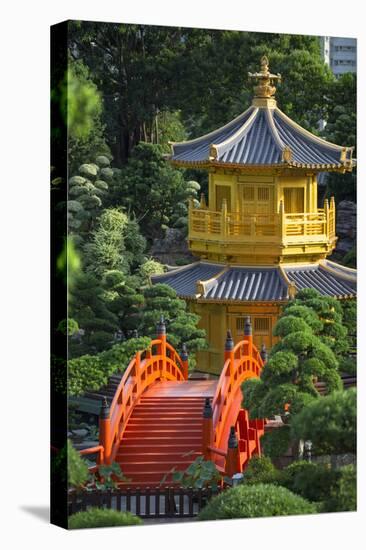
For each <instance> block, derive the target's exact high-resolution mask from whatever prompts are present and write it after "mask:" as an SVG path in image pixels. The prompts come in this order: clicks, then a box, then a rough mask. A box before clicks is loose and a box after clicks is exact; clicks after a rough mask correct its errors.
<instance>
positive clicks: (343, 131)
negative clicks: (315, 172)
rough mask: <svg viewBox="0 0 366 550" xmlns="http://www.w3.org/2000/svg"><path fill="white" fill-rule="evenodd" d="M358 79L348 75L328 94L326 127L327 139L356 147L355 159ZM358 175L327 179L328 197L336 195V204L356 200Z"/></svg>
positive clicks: (337, 81)
mask: <svg viewBox="0 0 366 550" xmlns="http://www.w3.org/2000/svg"><path fill="white" fill-rule="evenodd" d="M356 91H357V77H356V75H355V74H352V73H346V74H344V75H342V76H341V77H340V78H339V79H337V80H336V81H335V82H333V83H332V85H331V86H330V87H329V90H328V92H327V110H328V116H327V125H326V127H325V129H324V136H325V138H326V139H328V140H329V141H332V142H333V143H338V144H339V145H347V146H348V147H355V153H354V157H356V156H357V155H356V145H357V144H356V133H357V115H356V97H357V94H356ZM356 182H357V173H356V171H355V170H353V171H352V172H346V173H345V174H337V173H331V174H329V175H328V177H327V191H326V193H327V196H328V197H330V196H332V195H334V197H335V199H336V203H339V202H340V201H342V200H351V201H354V202H355V201H356V191H357V190H356Z"/></svg>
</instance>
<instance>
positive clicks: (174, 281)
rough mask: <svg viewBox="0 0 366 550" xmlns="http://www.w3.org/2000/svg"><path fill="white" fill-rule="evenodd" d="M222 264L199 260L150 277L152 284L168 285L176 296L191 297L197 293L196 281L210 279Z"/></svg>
mask: <svg viewBox="0 0 366 550" xmlns="http://www.w3.org/2000/svg"><path fill="white" fill-rule="evenodd" d="M223 267H224V266H223V265H219V264H209V263H205V262H199V263H194V264H191V265H189V266H187V267H185V268H183V269H182V268H178V269H175V270H173V271H169V272H168V273H164V274H163V275H155V276H152V277H151V280H152V282H153V283H154V284H158V283H162V284H165V285H169V286H171V287H172V288H174V290H175V291H176V293H177V294H178V296H186V297H192V296H195V295H196V294H197V289H196V283H197V282H198V281H202V280H207V279H211V277H213V276H214V275H216V274H217V273H219V272H220V271H221V270H222V269H223Z"/></svg>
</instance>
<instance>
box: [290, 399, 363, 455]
mask: <svg viewBox="0 0 366 550" xmlns="http://www.w3.org/2000/svg"><path fill="white" fill-rule="evenodd" d="M291 430H292V433H293V435H294V436H295V437H297V438H299V439H311V441H312V442H313V444H314V448H315V449H316V450H317V453H319V452H326V453H331V454H339V453H355V452H356V390H355V389H350V390H346V391H344V390H343V391H340V392H334V393H332V394H331V395H328V396H326V397H323V398H321V399H317V400H315V401H313V402H312V403H310V404H309V405H308V406H307V407H305V408H304V409H303V410H302V411H301V412H300V413H299V414H297V415H296V416H295V417H294V418H293V420H292V422H291Z"/></svg>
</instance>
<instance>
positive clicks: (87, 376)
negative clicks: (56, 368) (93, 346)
mask: <svg viewBox="0 0 366 550" xmlns="http://www.w3.org/2000/svg"><path fill="white" fill-rule="evenodd" d="M149 343H150V338H146V337H141V338H131V339H129V340H126V341H125V342H122V343H120V344H114V345H113V346H112V347H111V348H110V349H108V350H106V351H103V352H101V353H97V354H95V355H82V356H80V357H76V358H74V359H71V360H69V362H68V391H69V394H70V395H81V394H83V393H85V392H86V391H93V390H98V389H99V388H101V387H102V386H104V385H105V384H107V382H108V378H109V377H110V376H111V375H112V374H113V373H115V372H123V371H124V370H125V369H126V368H127V367H128V364H129V362H130V361H131V359H132V358H133V356H134V355H135V353H136V352H137V351H139V350H143V349H146V348H147V347H148V345H149Z"/></svg>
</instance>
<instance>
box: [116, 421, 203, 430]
mask: <svg viewBox="0 0 366 550" xmlns="http://www.w3.org/2000/svg"><path fill="white" fill-rule="evenodd" d="M189 426H191V427H192V428H193V427H194V428H201V429H202V426H203V422H202V420H192V419H191V418H190V419H189V420H188V421H186V420H183V421H182V420H179V419H176V418H175V419H172V420H170V419H169V418H161V419H158V418H152V419H151V420H144V421H143V422H137V421H136V420H134V421H133V422H131V423H129V424H128V426H127V428H126V433H127V432H128V431H131V430H133V431H139V432H146V431H148V432H149V433H150V431H151V430H159V431H160V430H161V429H162V428H177V429H179V430H180V429H181V428H184V427H187V428H188V427H189Z"/></svg>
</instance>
